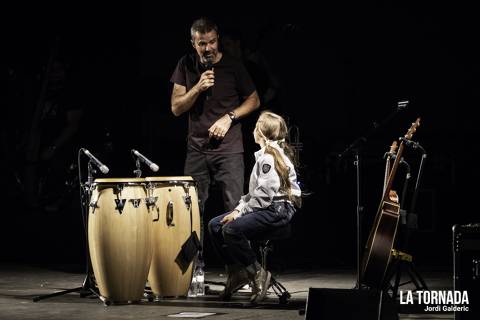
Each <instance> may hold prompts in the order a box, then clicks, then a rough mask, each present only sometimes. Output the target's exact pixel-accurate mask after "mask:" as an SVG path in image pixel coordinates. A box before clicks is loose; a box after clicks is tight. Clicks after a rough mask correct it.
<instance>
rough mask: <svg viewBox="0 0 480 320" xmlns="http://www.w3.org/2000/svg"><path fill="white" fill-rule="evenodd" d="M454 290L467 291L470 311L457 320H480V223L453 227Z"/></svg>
mask: <svg viewBox="0 0 480 320" xmlns="http://www.w3.org/2000/svg"><path fill="white" fill-rule="evenodd" d="M452 229H453V289H454V290H456V291H467V293H468V300H469V306H468V307H469V310H468V311H455V320H470V319H476V320H478V319H480V223H477V224H467V225H458V224H456V225H454V226H453V228H452Z"/></svg>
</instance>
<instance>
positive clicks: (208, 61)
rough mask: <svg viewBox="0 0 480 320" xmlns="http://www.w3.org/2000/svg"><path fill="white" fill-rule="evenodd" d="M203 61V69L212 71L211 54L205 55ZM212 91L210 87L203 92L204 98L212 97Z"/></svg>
mask: <svg viewBox="0 0 480 320" xmlns="http://www.w3.org/2000/svg"><path fill="white" fill-rule="evenodd" d="M205 60H207V63H206V64H205V69H207V70H212V69H213V56H212V55H211V54H209V55H206V56H205ZM212 90H213V89H212V87H210V88H208V89H207V91H206V92H205V96H206V97H207V99H208V98H210V97H211V96H212Z"/></svg>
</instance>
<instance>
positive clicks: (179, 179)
mask: <svg viewBox="0 0 480 320" xmlns="http://www.w3.org/2000/svg"><path fill="white" fill-rule="evenodd" d="M145 181H146V182H165V183H175V182H182V183H183V182H195V179H193V178H192V177H191V176H172V177H166V176H164V177H145Z"/></svg>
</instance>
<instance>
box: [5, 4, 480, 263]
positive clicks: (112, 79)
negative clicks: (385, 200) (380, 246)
mask: <svg viewBox="0 0 480 320" xmlns="http://www.w3.org/2000/svg"><path fill="white" fill-rule="evenodd" d="M473 12H474V10H473V8H466V7H462V6H460V5H456V6H454V7H451V6H440V5H438V4H435V3H424V4H423V5H421V6H420V5H418V4H417V3H415V2H412V3H408V2H403V1H402V2H397V1H391V2H375V3H368V4H344V5H336V6H321V5H320V6H319V7H313V5H311V6H305V5H300V4H299V3H295V5H294V6H292V5H290V6H287V5H284V6H279V5H275V6H273V5H272V6H271V7H268V6H263V7H262V8H259V7H258V4H256V5H253V4H249V3H236V4H231V5H228V6H227V5H223V6H218V5H215V4H213V3H212V4H207V3H205V4H201V3H197V4H191V5H187V4H185V5H181V6H180V5H174V6H173V7H172V6H169V7H168V8H167V6H166V5H165V6H164V5H159V4H157V5H154V4H151V3H146V2H145V3H142V4H136V5H132V4H128V5H127V4H111V5H110V4H99V3H96V4H93V3H86V2H77V3H69V4H62V5H57V4H52V3H49V4H35V5H32V4H29V5H25V6H22V5H18V6H14V7H12V6H11V7H9V8H6V9H5V13H6V15H7V19H6V20H4V23H5V26H4V28H3V29H4V30H5V31H6V32H5V33H6V38H5V39H4V41H5V43H4V46H3V47H4V48H5V49H6V52H7V56H8V57H7V59H8V60H7V61H8V63H14V64H15V65H16V66H22V67H23V68H24V69H25V70H27V71H26V72H30V73H32V74H33V73H35V72H38V70H41V68H42V66H45V64H46V61H47V59H48V54H49V46H50V45H51V43H52V41H53V40H54V39H55V37H56V36H60V37H61V39H62V42H61V43H62V50H64V52H66V54H68V55H69V56H70V57H72V59H73V61H75V66H76V69H75V70H76V71H77V72H78V73H77V78H78V79H79V86H81V88H82V91H83V92H84V97H86V101H87V103H86V106H87V109H86V114H85V116H84V118H83V125H82V129H81V134H82V135H81V139H80V144H81V146H83V147H86V148H88V149H89V150H90V151H91V152H92V153H94V154H96V155H98V156H99V158H101V159H102V161H104V162H105V163H106V164H107V165H108V166H109V167H110V168H111V172H110V173H109V175H108V176H109V177H126V176H132V175H133V173H132V170H133V169H134V162H133V160H132V158H131V157H130V155H129V150H130V149H131V148H136V149H138V150H140V151H142V152H143V153H144V154H146V155H148V156H149V157H150V158H151V159H153V160H155V162H156V163H157V164H158V165H159V166H160V171H159V175H162V176H175V175H182V173H183V163H184V159H185V138H186V130H187V118H186V116H185V115H182V116H181V117H178V118H177V117H175V116H173V114H172V113H171V111H170V92H171V84H170V82H169V78H170V75H171V73H172V71H173V69H174V67H175V65H176V63H177V60H178V58H179V57H180V56H181V55H183V54H184V53H186V52H189V51H190V50H192V48H191V45H190V42H189V28H190V25H191V22H192V21H193V20H194V19H196V18H198V17H200V16H204V15H206V16H209V17H211V18H212V19H213V20H214V21H216V22H217V24H218V25H219V27H220V36H221V30H222V28H230V27H231V28H237V29H239V30H241V31H242V33H243V36H244V37H245V40H246V41H247V43H248V42H250V43H253V42H255V39H258V38H259V37H261V38H260V39H261V43H262V47H261V48H262V53H263V54H264V56H265V57H266V58H267V59H268V61H269V62H270V64H271V65H272V67H273V69H274V70H275V72H276V73H277V74H278V75H279V78H280V80H281V93H280V101H281V110H280V111H281V112H282V114H283V115H284V116H286V117H287V118H288V119H289V123H290V125H296V126H298V128H299V130H300V142H302V143H303V150H302V151H301V153H300V160H301V162H302V166H301V169H300V178H301V181H302V183H304V185H305V187H306V189H307V190H308V191H310V193H311V195H310V196H308V197H306V198H305V199H304V208H303V209H302V210H300V211H299V212H298V214H297V216H296V217H295V220H294V235H293V237H292V238H291V239H290V240H289V241H286V242H284V243H282V244H281V248H280V250H279V251H278V252H276V253H275V254H274V257H276V259H277V260H278V261H279V263H281V264H283V265H284V266H287V267H313V266H322V267H332V268H344V267H345V268H353V267H354V266H355V250H356V247H355V244H356V224H355V223H356V198H355V167H354V166H353V159H352V158H351V157H346V158H344V159H343V160H338V159H337V155H338V154H339V153H341V152H342V151H343V150H345V148H346V147H347V146H349V145H350V144H351V143H352V142H353V141H354V140H356V139H357V138H359V137H362V136H365V135H367V134H368V133H369V132H371V131H372V129H373V128H374V127H375V124H376V123H380V122H381V121H382V119H385V118H386V117H388V116H389V115H391V114H392V113H393V112H394V111H395V108H396V104H397V102H398V101H401V100H409V101H410V104H409V105H408V107H407V109H406V110H404V111H402V112H399V113H398V114H396V116H395V117H394V118H393V120H392V121H390V122H389V123H388V124H387V125H385V126H383V127H381V128H379V129H378V130H376V131H375V133H374V134H373V135H371V136H368V140H367V143H366V144H365V146H364V149H363V152H362V160H363V166H362V178H363V180H362V191H363V194H362V204H363V206H364V207H365V221H364V225H363V228H362V231H363V233H364V235H365V234H366V233H368V231H369V228H370V223H371V220H372V219H373V216H374V215H375V212H376V209H377V206H378V201H379V200H380V194H381V188H382V181H383V170H384V161H383V159H382V157H383V154H384V153H385V152H386V151H388V148H389V146H390V144H391V142H392V141H393V140H394V139H396V138H398V137H399V136H401V135H404V134H405V133H406V131H407V129H408V128H409V127H410V124H411V123H412V122H413V121H415V119H416V118H417V117H421V119H422V120H421V126H420V128H419V129H418V131H417V132H416V133H415V135H414V138H413V140H415V141H419V142H420V143H421V145H422V146H423V147H424V148H425V149H426V150H427V153H428V158H427V162H426V167H425V173H424V176H423V180H422V185H421V190H420V192H419V199H418V206H417V212H418V215H419V224H420V229H419V232H418V233H416V234H415V235H414V237H413V238H412V253H413V254H414V257H415V259H416V261H417V264H419V265H421V266H425V267H429V268H437V267H438V268H444V269H450V268H451V261H452V254H451V239H452V231H451V228H452V225H454V224H457V223H459V224H464V223H471V222H478V220H479V219H478V212H477V209H476V208H477V207H478V205H475V201H476V196H475V195H476V193H475V190H476V188H475V185H476V182H477V177H478V169H477V168H476V167H477V164H476V158H475V157H474V154H475V152H476V147H477V146H478V142H477V140H476V138H477V135H478V132H479V126H478V124H477V119H476V117H475V116H474V114H476V110H475V109H476V108H477V106H478V101H479V91H478V84H479V80H478V76H479V70H480V62H479V58H478V57H479V56H480V55H479V53H480V52H479V49H478V47H477V42H478V39H477V38H478V31H479V28H478V27H479V25H478V24H479V23H478V21H477V20H475V19H474V13H473ZM2 110H3V111H2V112H3V116H2V120H3V121H2V122H3V124H2V126H3V129H4V130H6V131H7V132H11V131H9V130H13V129H14V128H15V127H16V126H17V124H19V123H21V122H24V121H27V122H28V119H30V118H31V114H30V113H29V112H28V110H18V109H14V108H12V107H11V106H3V107H2ZM107 132H108V136H106V133H107ZM7 137H8V134H7ZM246 137H247V139H251V135H250V134H249V133H246ZM107 138H108V139H107ZM106 140H108V143H109V147H108V148H105V147H104V145H105V143H106ZM251 143H252V142H251V141H250V142H249V144H250V145H251ZM13 145H15V141H14V140H9V146H11V149H10V150H13V149H14V148H13V147H12V146H13ZM249 150H251V146H250V147H249ZM4 151H5V150H4ZM7 151H9V150H8V149H7ZM245 156H246V158H247V159H251V157H252V155H251V153H246V155H245ZM9 157H10V158H11V154H10V153H9V154H5V155H3V156H2V159H3V160H2V161H3V162H4V163H2V165H3V168H4V170H5V171H6V172H10V171H12V170H17V169H18V167H21V163H20V164H19V163H15V164H11V163H9V162H7V161H6V160H5V159H7V158H9ZM72 158H73V159H75V158H76V154H74V155H72ZM405 159H406V160H407V161H408V162H409V163H410V165H411V166H412V173H413V175H414V177H416V174H417V171H418V163H419V160H420V153H419V152H417V151H414V150H411V149H407V150H406V152H405ZM247 163H249V162H247ZM12 166H13V168H12ZM250 169H251V167H247V171H250ZM145 173H146V168H145ZM403 178H404V172H403V171H402V170H399V174H398V179H397V182H398V185H399V186H398V188H401V182H402V180H403ZM10 179H11V178H9V177H6V178H5V179H3V180H4V181H3V187H4V188H5V189H8V188H12V181H11V180H10ZM412 185H413V183H412ZM5 194H6V195H7V196H6V198H5V199H4V204H3V207H4V209H5V210H2V213H1V214H2V216H3V217H2V222H1V229H0V231H1V233H2V238H1V241H2V247H3V249H2V254H1V258H0V259H2V260H3V261H25V262H29V263H70V262H73V263H78V262H82V261H83V258H84V256H83V248H84V246H85V237H84V235H83V233H82V232H83V229H82V219H81V214H80V209H79V203H78V199H74V200H72V207H71V208H70V209H68V210H66V211H65V212H63V213H61V214H55V215H52V214H44V213H32V212H28V210H26V209H25V208H24V207H23V205H22V199H21V195H19V194H17V193H15V192H5ZM218 201H219V198H218V196H215V195H213V196H212V198H211V200H210V203H209V204H208V205H207V208H208V210H207V213H206V215H207V218H211V217H213V216H215V215H217V214H220V213H222V212H221V207H220V206H219V205H218ZM206 259H207V266H208V265H212V266H213V265H218V264H219V262H218V261H217V259H216V257H215V256H214V255H213V253H212V252H211V250H210V249H209V247H208V246H207V251H206Z"/></svg>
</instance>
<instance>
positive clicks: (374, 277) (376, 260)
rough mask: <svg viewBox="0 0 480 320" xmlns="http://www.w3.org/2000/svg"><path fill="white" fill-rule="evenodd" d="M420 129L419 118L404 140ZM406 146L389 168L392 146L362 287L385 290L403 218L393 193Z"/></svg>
mask: <svg viewBox="0 0 480 320" xmlns="http://www.w3.org/2000/svg"><path fill="white" fill-rule="evenodd" d="M419 126H420V118H418V119H417V121H415V122H414V123H412V125H411V127H410V129H408V131H407V133H406V134H405V136H404V137H405V139H407V140H410V139H411V138H412V136H413V134H414V133H415V131H416V130H417V128H418V127H419ZM404 147H405V146H404V142H403V140H402V142H401V143H400V146H399V147H398V152H397V155H396V157H395V161H394V163H393V165H392V167H391V168H390V161H391V158H392V155H393V154H394V151H395V148H396V144H392V146H391V147H390V152H389V153H387V166H386V168H385V171H386V172H385V177H386V181H384V188H383V195H382V200H381V201H380V205H379V208H378V211H377V215H376V216H375V220H374V224H373V227H372V229H371V231H370V236H369V238H368V241H367V245H366V248H365V255H364V259H363V268H362V276H361V280H360V281H361V283H362V284H364V285H367V286H369V287H370V288H376V289H383V284H384V283H383V282H384V278H385V273H386V271H387V268H388V264H389V262H390V258H391V253H392V248H393V244H394V242H395V235H396V233H397V226H398V221H399V217H400V204H399V202H398V196H397V194H396V192H395V191H394V190H392V185H393V180H394V178H395V173H396V172H397V169H398V165H399V163H400V159H401V157H402V153H403V149H404Z"/></svg>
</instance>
